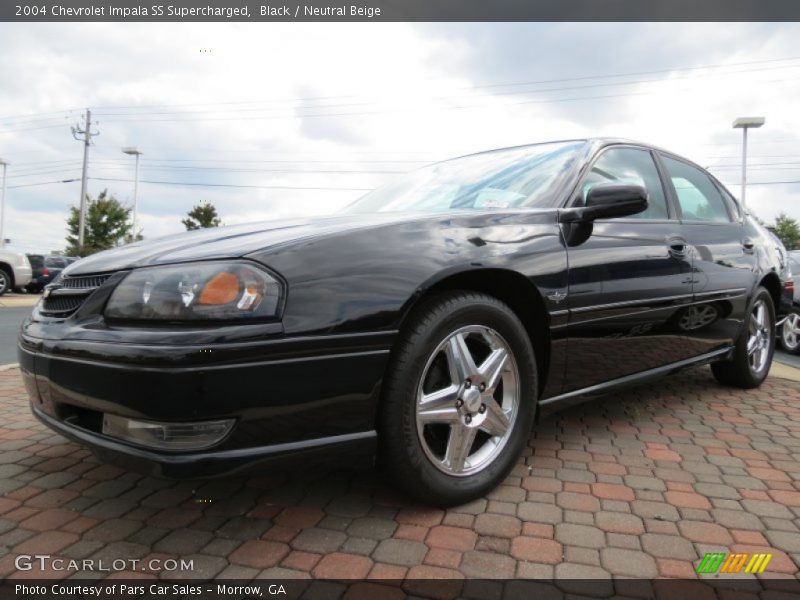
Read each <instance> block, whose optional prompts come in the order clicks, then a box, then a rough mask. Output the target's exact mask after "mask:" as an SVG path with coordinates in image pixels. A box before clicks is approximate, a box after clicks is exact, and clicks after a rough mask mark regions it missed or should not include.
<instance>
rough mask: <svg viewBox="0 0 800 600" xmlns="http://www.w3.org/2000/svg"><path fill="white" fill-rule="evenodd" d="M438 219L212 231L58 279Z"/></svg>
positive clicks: (143, 245)
mask: <svg viewBox="0 0 800 600" xmlns="http://www.w3.org/2000/svg"><path fill="white" fill-rule="evenodd" d="M442 216H443V215H434V214H431V213H424V214H419V213H417V214H410V213H377V214H366V215H361V214H345V215H336V216H328V217H314V218H303V219H284V220H278V221H266V222H261V223H249V224H247V225H233V226H227V227H214V228H210V229H201V230H198V231H188V232H185V233H179V234H176V235H171V236H167V237H163V238H158V239H154V240H147V241H142V242H137V243H135V244H128V245H126V246H121V247H119V248H113V249H111V250H106V251H104V252H99V253H97V254H93V255H91V256H88V257H86V258H83V259H81V260H79V261H77V262H75V263H73V264H71V265H69V266H68V267H67V268H66V269H64V271H63V274H64V275H67V276H72V275H85V274H89V273H103V272H108V271H118V270H120V269H130V268H136V267H144V266H150V265H160V264H168V263H178V262H187V261H192V260H209V259H217V258H237V257H241V256H245V255H247V254H250V253H252V252H255V251H257V250H262V249H265V248H271V247H277V246H281V245H284V244H289V243H295V242H298V241H303V240H307V239H310V238H315V237H320V236H327V235H335V234H338V233H346V232H348V231H353V230H357V229H364V228H371V227H378V226H381V225H387V224H392V223H395V222H406V221H412V220H422V219H436V218H441V217H442Z"/></svg>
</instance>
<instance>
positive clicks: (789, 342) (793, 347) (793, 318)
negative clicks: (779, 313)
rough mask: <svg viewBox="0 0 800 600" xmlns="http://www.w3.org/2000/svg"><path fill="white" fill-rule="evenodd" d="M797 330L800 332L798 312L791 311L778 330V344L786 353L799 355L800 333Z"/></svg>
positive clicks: (795, 310)
mask: <svg viewBox="0 0 800 600" xmlns="http://www.w3.org/2000/svg"><path fill="white" fill-rule="evenodd" d="M792 329H793V330H795V331H792ZM797 330H800V311H798V310H797V309H793V310H792V311H791V312H790V313H789V314H788V315H787V316H786V320H785V321H784V322H783V325H781V326H780V327H779V328H778V343H779V344H780V346H781V348H783V349H784V350H785V351H786V352H791V353H792V354H800V333H797Z"/></svg>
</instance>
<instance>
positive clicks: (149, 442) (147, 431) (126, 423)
mask: <svg viewBox="0 0 800 600" xmlns="http://www.w3.org/2000/svg"><path fill="white" fill-rule="evenodd" d="M232 428H233V419H220V420H217V421H196V422H194V423H159V422H156V421H138V420H136V419H126V418H125V417H120V416H117V415H109V414H106V415H103V433H104V434H106V435H108V436H111V437H115V438H118V439H121V440H125V441H128V442H131V443H134V444H138V445H140V446H148V447H150V448H159V449H161V450H202V449H203V448H208V447H210V446H213V445H214V444H217V443H219V442H221V441H222V440H223V438H224V437H225V436H226V435H228V433H229V432H230V430H231V429H232Z"/></svg>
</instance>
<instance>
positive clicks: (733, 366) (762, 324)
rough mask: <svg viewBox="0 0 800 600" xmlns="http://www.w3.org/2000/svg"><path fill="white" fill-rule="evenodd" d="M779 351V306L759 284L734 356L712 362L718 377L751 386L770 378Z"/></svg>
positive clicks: (713, 370) (730, 383)
mask: <svg viewBox="0 0 800 600" xmlns="http://www.w3.org/2000/svg"><path fill="white" fill-rule="evenodd" d="M774 353H775V308H774V306H773V304H772V296H770V295H769V292H768V291H767V290H766V289H764V288H763V287H759V288H758V289H757V290H756V293H755V295H754V297H753V300H752V301H751V303H750V310H749V312H748V315H747V319H746V322H745V323H744V327H743V328H742V332H741V334H739V339H738V340H737V341H736V345H735V346H734V350H733V355H732V356H731V358H730V359H728V360H724V361H718V362H715V363H712V364H711V371H712V372H713V373H714V377H716V378H717V381H719V382H720V383H724V384H726V385H733V386H736V387H740V388H744V389H750V388H755V387H758V386H759V385H761V383H762V382H763V381H764V379H766V377H767V373H769V368H770V366H771V365H772V356H773V354H774Z"/></svg>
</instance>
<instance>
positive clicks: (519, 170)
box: [345, 141, 586, 213]
mask: <svg viewBox="0 0 800 600" xmlns="http://www.w3.org/2000/svg"><path fill="white" fill-rule="evenodd" d="M585 144H586V143H585V142H582V141H577V142H554V143H548V144H536V145H533V146H523V147H520V148H510V149H508V150H495V151H493V152H485V153H482V154H473V155H471V156H465V157H463V158H456V159H453V160H448V161H445V162H441V163H436V164H434V165H430V166H428V167H424V168H422V169H419V170H418V171H413V172H411V173H408V174H407V175H404V176H403V177H402V178H401V179H399V180H398V181H395V182H392V183H390V184H388V185H385V186H383V187H381V188H378V189H377V190H374V191H372V192H370V193H368V194H367V195H365V196H363V197H362V198H361V199H360V200H358V201H356V202H355V203H354V204H351V205H350V206H348V207H347V208H345V212H356V213H370V212H395V211H397V212H402V211H429V212H438V211H447V210H453V209H466V210H492V209H494V210H503V209H514V208H543V207H548V206H552V203H553V200H554V196H555V194H556V192H557V191H558V189H559V187H560V185H561V183H562V182H563V181H564V178H565V177H566V176H567V175H568V174H569V173H570V172H571V171H572V169H573V167H574V165H575V162H576V161H577V160H578V159H579V157H580V156H582V153H581V152H580V151H581V150H582V149H583V148H584V146H585Z"/></svg>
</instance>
